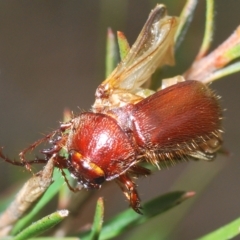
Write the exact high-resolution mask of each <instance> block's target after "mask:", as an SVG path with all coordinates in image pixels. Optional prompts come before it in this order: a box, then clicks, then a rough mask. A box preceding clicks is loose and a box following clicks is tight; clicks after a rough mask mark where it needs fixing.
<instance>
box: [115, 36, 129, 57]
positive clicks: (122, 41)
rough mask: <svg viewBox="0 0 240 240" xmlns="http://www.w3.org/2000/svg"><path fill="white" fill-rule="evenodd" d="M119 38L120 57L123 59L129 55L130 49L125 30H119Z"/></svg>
mask: <svg viewBox="0 0 240 240" xmlns="http://www.w3.org/2000/svg"><path fill="white" fill-rule="evenodd" d="M117 40H118V47H119V53H120V58H121V60H123V59H124V58H125V57H126V56H127V54H128V52H129V50H130V46H129V43H128V41H127V38H126V37H125V35H124V33H123V32H117Z"/></svg>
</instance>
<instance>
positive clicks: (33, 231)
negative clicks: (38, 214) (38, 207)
mask: <svg viewBox="0 0 240 240" xmlns="http://www.w3.org/2000/svg"><path fill="white" fill-rule="evenodd" d="M68 213H69V212H68V210H60V211H57V212H55V213H52V214H50V215H48V216H46V217H44V218H42V219H40V220H39V221H37V222H35V223H33V224H32V225H30V226H29V227H27V228H26V229H24V230H23V231H22V232H20V233H19V234H18V235H17V236H15V237H14V238H13V240H26V239H29V238H31V237H34V236H37V235H40V234H41V233H43V232H45V231H47V230H48V229H50V228H52V227H53V226H55V225H56V224H58V223H59V222H61V221H62V220H63V219H64V218H66V217H67V216H68Z"/></svg>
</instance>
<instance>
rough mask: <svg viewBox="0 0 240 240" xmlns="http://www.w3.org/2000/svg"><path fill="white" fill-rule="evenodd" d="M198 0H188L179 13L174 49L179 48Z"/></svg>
mask: <svg viewBox="0 0 240 240" xmlns="http://www.w3.org/2000/svg"><path fill="white" fill-rule="evenodd" d="M197 2H198V0H188V1H187V2H186V4H185V6H184V8H183V10H182V12H181V15H180V18H179V25H178V29H177V32H176V34H175V49H177V48H178V47H179V45H180V44H181V42H182V41H183V38H184V36H185V34H186V32H187V30H188V27H189V25H190V23H191V21H192V18H193V14H194V11H195V8H196V5H197Z"/></svg>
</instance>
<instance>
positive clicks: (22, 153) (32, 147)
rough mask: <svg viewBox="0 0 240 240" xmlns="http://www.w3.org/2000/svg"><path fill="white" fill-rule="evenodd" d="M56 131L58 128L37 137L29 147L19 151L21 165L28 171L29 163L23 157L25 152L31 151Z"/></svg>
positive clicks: (29, 168)
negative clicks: (39, 137) (41, 136)
mask: <svg viewBox="0 0 240 240" xmlns="http://www.w3.org/2000/svg"><path fill="white" fill-rule="evenodd" d="M57 132H59V130H55V131H53V132H51V133H49V134H48V135H46V136H45V137H43V138H41V139H39V140H38V141H36V142H34V143H33V144H31V145H30V146H29V147H27V148H25V149H24V150H23V151H22V152H20V153H19V157H20V161H21V162H22V164H23V166H25V167H26V169H27V170H28V171H30V172H32V170H31V164H30V163H29V161H27V160H26V158H25V155H26V153H27V152H29V151H32V150H33V149H34V148H36V147H37V146H38V145H40V144H41V143H43V142H46V141H48V140H49V139H51V138H52V137H53V136H54V135H55V134H56V133H57Z"/></svg>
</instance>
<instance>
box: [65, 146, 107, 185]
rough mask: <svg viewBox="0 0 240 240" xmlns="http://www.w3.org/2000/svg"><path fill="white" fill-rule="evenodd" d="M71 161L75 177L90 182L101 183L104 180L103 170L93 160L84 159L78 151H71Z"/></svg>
mask: <svg viewBox="0 0 240 240" xmlns="http://www.w3.org/2000/svg"><path fill="white" fill-rule="evenodd" d="M70 156H71V163H72V165H73V167H74V172H75V173H76V177H79V178H80V179H81V180H83V179H84V180H85V181H86V182H88V183H92V184H98V185H100V184H102V183H103V182H104V181H105V173H104V171H103V170H102V169H101V168H100V167H99V166H98V165H97V164H95V163H94V162H92V161H91V160H89V159H85V158H84V157H83V156H82V155H81V154H80V153H79V152H77V151H71V153H70Z"/></svg>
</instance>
